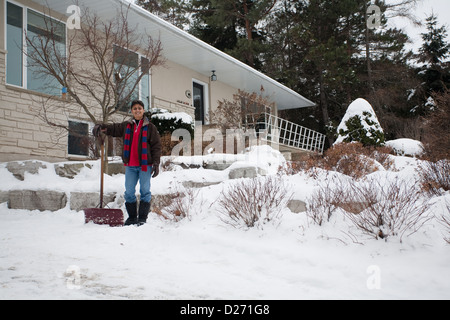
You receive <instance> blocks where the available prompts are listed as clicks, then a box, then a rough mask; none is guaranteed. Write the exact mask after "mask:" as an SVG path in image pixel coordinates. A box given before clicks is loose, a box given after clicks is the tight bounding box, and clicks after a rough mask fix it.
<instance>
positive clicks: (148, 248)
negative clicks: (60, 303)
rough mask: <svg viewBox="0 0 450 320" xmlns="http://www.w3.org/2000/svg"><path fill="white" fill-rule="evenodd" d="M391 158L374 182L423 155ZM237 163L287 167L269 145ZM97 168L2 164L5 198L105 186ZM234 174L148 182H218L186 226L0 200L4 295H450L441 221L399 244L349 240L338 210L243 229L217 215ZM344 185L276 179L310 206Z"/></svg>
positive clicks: (400, 172) (305, 176)
mask: <svg viewBox="0 0 450 320" xmlns="http://www.w3.org/2000/svg"><path fill="white" fill-rule="evenodd" d="M258 153H259V155H257V154H258ZM208 156H209V157H212V156H213V155H208ZM208 156H205V157H208ZM216 156H217V157H219V156H220V155H216ZM392 159H393V161H394V169H392V171H389V170H385V171H378V172H375V173H373V174H371V175H369V176H370V178H378V179H381V180H382V179H384V181H390V180H391V179H395V178H401V179H405V180H411V181H414V179H417V173H416V169H417V167H418V165H419V164H420V160H418V159H415V158H409V157H405V156H392ZM238 160H239V162H237V164H236V166H238V165H243V164H244V163H246V162H247V163H248V164H251V165H255V164H257V165H259V166H262V167H264V168H266V169H268V172H269V174H271V175H273V174H275V171H277V170H274V168H275V166H277V165H283V164H284V161H283V160H282V159H280V158H279V155H278V152H277V151H275V150H273V149H270V148H269V147H267V148H266V147H264V148H259V149H254V150H251V152H249V154H248V155H247V156H246V157H242V158H240V159H238ZM196 161H200V160H199V159H197V160H196ZM90 164H92V165H93V166H92V168H90V169H89V168H84V169H82V171H81V173H80V174H79V175H78V176H76V177H75V178H74V179H73V180H69V179H67V178H62V177H59V176H58V175H56V174H55V173H54V171H53V170H51V167H52V165H51V164H48V166H47V169H40V170H39V173H38V174H35V175H32V174H25V180H24V181H19V180H17V179H16V178H14V177H13V176H12V174H11V173H10V172H9V171H8V170H7V169H6V164H0V174H1V177H2V180H1V182H0V191H7V190H16V189H29V188H34V189H36V188H39V189H41V190H59V191H66V192H69V191H98V184H99V163H98V162H96V161H93V162H90ZM229 170H231V169H227V170H225V171H214V170H206V169H189V170H176V171H164V172H161V173H160V175H159V176H158V177H157V178H155V179H152V192H153V194H164V193H167V192H169V191H170V189H173V190H175V189H183V187H182V182H184V181H204V182H217V183H219V184H216V185H212V186H209V187H205V188H202V189H198V194H197V197H196V201H195V202H194V204H193V206H192V208H191V209H192V210H191V212H192V214H191V215H190V217H189V218H185V219H183V220H181V221H180V222H171V221H167V220H163V219H161V218H160V217H159V216H158V215H156V214H154V213H151V214H150V215H149V219H148V223H147V224H146V225H144V226H141V227H123V228H111V227H108V226H101V225H94V224H85V223H84V214H83V212H82V211H81V212H76V211H72V210H70V209H69V207H66V208H64V209H62V210H59V211H57V212H49V211H46V212H39V211H25V210H12V209H8V206H7V204H6V203H3V204H0V242H1V248H2V250H1V252H0V299H162V300H166V299H169V300H180V299H194V300H204V299H250V300H281V299H287V300H297V299H449V298H450V277H449V276H448V266H449V265H450V254H449V253H450V252H449V251H450V246H449V245H448V244H447V243H446V242H445V241H444V240H443V232H444V228H443V226H442V225H441V224H439V223H438V222H437V221H436V220H432V221H430V222H428V223H427V224H426V225H425V226H424V227H423V228H421V229H420V230H419V232H416V233H414V234H413V235H411V236H409V237H406V238H404V239H403V242H402V243H400V241H398V239H396V238H390V239H389V240H388V241H382V240H375V239H367V238H359V241H353V240H354V238H353V235H356V234H357V231H356V230H355V229H354V228H353V227H352V226H350V224H349V221H347V220H346V219H344V218H343V217H341V216H339V215H333V217H332V219H331V220H330V221H329V222H328V223H326V224H324V225H323V226H318V225H315V224H313V223H311V221H309V219H308V218H307V216H306V214H305V213H299V214H294V213H292V212H291V211H290V210H289V209H288V208H284V209H283V211H282V212H283V216H282V219H281V221H280V224H279V225H275V224H271V223H268V224H265V225H264V227H263V228H252V229H236V228H233V227H232V226H231V225H228V224H226V223H224V222H223V220H222V219H220V216H219V214H218V208H217V205H218V204H217V200H218V198H219V196H220V194H221V192H222V191H223V190H224V189H226V188H228V187H230V186H232V185H233V184H235V183H238V182H242V181H243V180H242V179H238V180H228V178H227V177H228V172H229ZM344 178H345V179H349V178H348V177H346V176H343V175H342V174H340V173H337V172H332V171H325V170H322V169H317V170H315V172H314V174H311V173H310V172H300V173H298V174H295V175H289V176H288V175H283V174H281V179H283V180H284V182H285V183H286V185H288V186H290V187H289V191H292V193H293V198H294V199H297V200H302V201H305V202H307V201H308V199H309V197H310V196H311V195H312V194H313V192H314V191H315V190H317V188H318V187H319V186H320V185H321V184H323V183H328V184H332V183H333V181H335V180H336V179H344ZM105 179H106V180H105V189H106V190H105V192H111V191H116V192H118V193H119V194H121V193H123V191H124V187H123V184H124V176H123V175H122V174H119V175H115V176H113V177H110V176H105ZM261 179H265V178H263V177H262V178H261ZM446 201H447V202H450V192H447V193H445V194H444V195H442V196H440V197H434V198H433V199H432V203H433V205H432V208H431V212H430V214H433V215H436V216H439V215H441V214H443V213H444V212H445V210H447V209H446V208H447V207H446V206H445V202H446ZM111 205H112V206H113V207H114V206H119V204H118V203H112V204H111ZM121 208H122V209H123V210H124V211H125V209H124V206H123V205H122V207H121Z"/></svg>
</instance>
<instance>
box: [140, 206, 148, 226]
mask: <svg viewBox="0 0 450 320" xmlns="http://www.w3.org/2000/svg"><path fill="white" fill-rule="evenodd" d="M149 212H150V202H143V201H141V202H140V203H139V219H138V225H139V226H141V225H143V224H145V223H146V222H147V217H148V213H149Z"/></svg>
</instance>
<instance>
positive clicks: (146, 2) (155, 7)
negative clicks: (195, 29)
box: [136, 0, 190, 30]
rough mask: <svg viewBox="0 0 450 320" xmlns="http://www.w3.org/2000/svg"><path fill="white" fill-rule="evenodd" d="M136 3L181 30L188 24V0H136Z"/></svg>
mask: <svg viewBox="0 0 450 320" xmlns="http://www.w3.org/2000/svg"><path fill="white" fill-rule="evenodd" d="M136 4H137V5H139V6H141V7H142V8H144V9H146V10H148V11H149V12H151V13H153V14H155V15H157V16H158V17H160V18H161V19H164V20H166V21H168V22H170V23H171V24H173V25H174V26H177V27H178V28H180V29H182V30H184V29H186V28H187V27H188V26H189V18H188V13H189V12H190V0H137V1H136Z"/></svg>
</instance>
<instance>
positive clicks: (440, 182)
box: [418, 160, 450, 196]
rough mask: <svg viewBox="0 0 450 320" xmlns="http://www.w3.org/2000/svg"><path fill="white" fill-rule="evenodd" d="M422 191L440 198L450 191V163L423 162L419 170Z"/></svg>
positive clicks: (440, 161)
mask: <svg viewBox="0 0 450 320" xmlns="http://www.w3.org/2000/svg"><path fill="white" fill-rule="evenodd" d="M418 173H419V176H420V184H421V186H422V190H424V191H425V192H427V193H428V194H430V195H436V196H440V195H442V194H443V193H445V192H446V191H449V190H450V161H449V160H439V161H437V162H428V161H426V162H423V163H422V164H421V165H420V166H419V168H418Z"/></svg>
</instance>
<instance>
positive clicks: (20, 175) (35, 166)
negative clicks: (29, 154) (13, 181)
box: [6, 161, 47, 181]
mask: <svg viewBox="0 0 450 320" xmlns="http://www.w3.org/2000/svg"><path fill="white" fill-rule="evenodd" d="M6 168H7V169H8V171H9V172H11V173H12V174H13V176H14V177H16V178H17V179H19V180H21V181H23V180H25V172H28V173H31V174H37V173H38V172H39V169H41V168H43V169H46V168H47V166H46V165H45V164H43V163H42V162H39V161H23V162H9V163H8V164H7V165H6Z"/></svg>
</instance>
